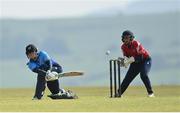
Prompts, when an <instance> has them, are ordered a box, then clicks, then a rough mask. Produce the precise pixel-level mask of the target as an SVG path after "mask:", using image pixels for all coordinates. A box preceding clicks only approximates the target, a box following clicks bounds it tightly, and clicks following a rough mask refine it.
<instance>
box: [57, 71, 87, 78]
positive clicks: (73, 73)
mask: <svg viewBox="0 0 180 113" xmlns="http://www.w3.org/2000/svg"><path fill="white" fill-rule="evenodd" d="M83 74H84V72H82V71H70V72H63V73H59V74H58V75H57V76H58V78H60V77H75V76H82V75H83Z"/></svg>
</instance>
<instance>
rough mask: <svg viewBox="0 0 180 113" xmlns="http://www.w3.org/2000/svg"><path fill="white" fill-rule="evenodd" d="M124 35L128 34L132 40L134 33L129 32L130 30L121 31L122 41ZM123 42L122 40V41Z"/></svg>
mask: <svg viewBox="0 0 180 113" xmlns="http://www.w3.org/2000/svg"><path fill="white" fill-rule="evenodd" d="M125 36H130V39H131V40H133V39H134V34H133V32H131V31H130V30H126V31H124V32H123V33H122V36H121V37H122V41H123V39H124V38H125ZM123 42H124V41H123Z"/></svg>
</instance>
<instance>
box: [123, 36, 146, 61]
mask: <svg viewBox="0 0 180 113" xmlns="http://www.w3.org/2000/svg"><path fill="white" fill-rule="evenodd" d="M121 49H122V51H123V55H124V56H127V57H131V56H133V57H134V58H136V57H137V56H139V55H142V56H143V58H145V59H146V58H148V57H149V53H148V51H147V50H146V49H145V48H144V47H143V46H142V45H141V44H140V43H139V42H138V41H136V40H132V41H131V43H130V45H126V44H122V46H121Z"/></svg>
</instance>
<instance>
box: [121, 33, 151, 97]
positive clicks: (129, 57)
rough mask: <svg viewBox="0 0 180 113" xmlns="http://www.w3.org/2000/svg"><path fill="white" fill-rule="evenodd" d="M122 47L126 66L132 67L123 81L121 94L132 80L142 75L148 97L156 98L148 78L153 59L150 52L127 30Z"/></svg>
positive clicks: (123, 36) (123, 34)
mask: <svg viewBox="0 0 180 113" xmlns="http://www.w3.org/2000/svg"><path fill="white" fill-rule="evenodd" d="M122 42H123V45H122V46H121V49H122V52H123V55H124V57H125V60H124V66H125V67H128V65H129V64H130V67H129V69H128V71H127V74H126V76H125V78H124V80H123V81H122V85H121V94H123V93H124V92H125V90H126V89H127V88H128V86H129V84H130V83H131V82H132V80H133V79H134V78H135V77H136V76H137V75H138V74H139V73H140V77H141V80H142V81H143V83H144V85H145V87H146V90H147V93H148V96H149V97H154V93H153V90H152V86H151V82H150V79H149V77H148V73H149V71H150V68H151V57H150V55H149V53H148V51H147V50H146V49H145V48H143V46H142V45H141V44H140V43H139V42H138V41H136V40H134V35H133V33H132V32H131V31H129V30H126V31H124V32H123V33H122Z"/></svg>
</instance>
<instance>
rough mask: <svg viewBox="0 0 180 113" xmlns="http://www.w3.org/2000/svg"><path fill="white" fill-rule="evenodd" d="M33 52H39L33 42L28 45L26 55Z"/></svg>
mask: <svg viewBox="0 0 180 113" xmlns="http://www.w3.org/2000/svg"><path fill="white" fill-rule="evenodd" d="M32 52H37V48H36V46H35V45H33V44H29V45H27V46H26V55H28V54H29V53H32Z"/></svg>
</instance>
